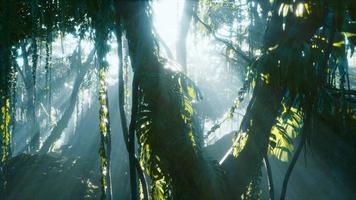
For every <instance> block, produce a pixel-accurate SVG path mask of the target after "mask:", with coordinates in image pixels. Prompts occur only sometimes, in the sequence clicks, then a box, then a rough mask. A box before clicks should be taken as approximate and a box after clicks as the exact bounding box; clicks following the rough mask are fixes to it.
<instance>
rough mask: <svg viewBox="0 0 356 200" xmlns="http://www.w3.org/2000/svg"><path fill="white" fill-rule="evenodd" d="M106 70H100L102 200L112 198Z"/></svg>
mask: <svg viewBox="0 0 356 200" xmlns="http://www.w3.org/2000/svg"><path fill="white" fill-rule="evenodd" d="M105 73H106V71H105V69H104V68H101V69H100V70H99V104H100V110H99V127H100V136H101V140H100V147H99V156H100V170H101V187H102V188H101V190H102V191H101V192H102V195H101V199H109V198H110V193H111V191H110V184H111V183H110V148H111V147H110V145H111V144H110V143H111V141H110V126H109V110H108V97H107V85H106V81H105Z"/></svg>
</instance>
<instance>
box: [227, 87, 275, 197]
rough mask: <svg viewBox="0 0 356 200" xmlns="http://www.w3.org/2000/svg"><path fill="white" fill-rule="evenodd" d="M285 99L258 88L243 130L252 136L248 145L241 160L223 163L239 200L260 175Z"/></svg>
mask: <svg viewBox="0 0 356 200" xmlns="http://www.w3.org/2000/svg"><path fill="white" fill-rule="evenodd" d="M281 100H282V95H281V94H276V93H275V92H274V90H273V88H271V86H269V85H265V84H262V85H259V86H256V88H255V89H254V94H253V97H252V99H251V101H250V103H249V105H248V108H247V110H246V114H245V116H244V118H243V120H242V122H241V127H240V130H241V131H242V132H246V133H247V134H248V140H247V142H246V145H245V147H244V149H243V150H242V151H241V152H240V153H239V155H238V156H237V158H235V157H234V156H233V155H232V154H231V155H229V156H228V158H227V159H226V160H225V161H224V162H223V164H222V167H223V168H224V169H225V171H226V173H227V177H228V185H229V187H230V191H231V192H232V193H233V195H234V198H235V199H239V198H240V197H241V195H242V194H243V193H244V192H245V191H246V190H247V187H248V185H249V183H250V182H251V181H252V180H253V179H254V178H256V176H258V174H259V172H260V169H261V166H262V160H263V158H264V157H265V156H266V154H267V150H268V149H267V148H268V143H269V136H270V133H271V128H272V126H273V125H274V123H275V119H276V117H277V116H278V113H279V112H278V111H279V108H280V102H281Z"/></svg>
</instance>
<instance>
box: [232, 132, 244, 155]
mask: <svg viewBox="0 0 356 200" xmlns="http://www.w3.org/2000/svg"><path fill="white" fill-rule="evenodd" d="M235 135H236V134H235ZM247 140H248V134H247V133H240V134H239V135H238V136H237V138H234V139H233V144H232V148H233V151H232V155H233V156H234V157H238V155H239V153H240V152H241V151H242V150H243V149H244V148H245V145H246V143H247Z"/></svg>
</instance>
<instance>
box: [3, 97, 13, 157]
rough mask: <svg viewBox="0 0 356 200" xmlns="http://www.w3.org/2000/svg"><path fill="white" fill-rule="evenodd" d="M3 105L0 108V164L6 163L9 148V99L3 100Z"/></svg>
mask: <svg viewBox="0 0 356 200" xmlns="http://www.w3.org/2000/svg"><path fill="white" fill-rule="evenodd" d="M3 101H4V105H2V107H1V124H0V133H1V137H2V145H1V149H2V157H1V162H6V161H7V159H8V155H9V146H10V130H9V125H10V119H11V115H10V99H9V98H6V99H4V100H3Z"/></svg>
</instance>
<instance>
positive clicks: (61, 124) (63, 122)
mask: <svg viewBox="0 0 356 200" xmlns="http://www.w3.org/2000/svg"><path fill="white" fill-rule="evenodd" d="M93 57H94V51H92V52H91V53H90V54H89V56H88V58H87V60H86V61H85V63H83V64H80V65H81V67H80V72H79V74H78V76H77V78H76V79H75V81H74V87H73V90H72V94H71V95H70V98H69V102H70V103H69V106H68V107H67V109H66V110H65V111H64V113H63V115H62V117H61V119H60V120H59V121H58V122H57V125H56V126H55V127H54V128H53V130H52V132H51V133H50V135H49V136H48V138H47V139H46V141H45V142H44V143H43V145H42V147H41V150H40V152H41V153H47V152H48V151H50V149H51V146H52V145H53V143H54V142H56V141H57V140H58V139H59V138H60V137H61V135H62V132H63V130H64V129H65V128H66V127H67V125H68V122H69V120H70V118H71V116H72V114H73V111H74V108H75V102H76V101H77V99H78V92H79V89H80V86H81V83H82V82H83V79H84V77H85V75H86V74H87V72H88V70H89V68H90V66H91V65H90V62H91V61H92V60H93ZM79 62H80V61H79ZM73 64H74V63H72V67H73Z"/></svg>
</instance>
